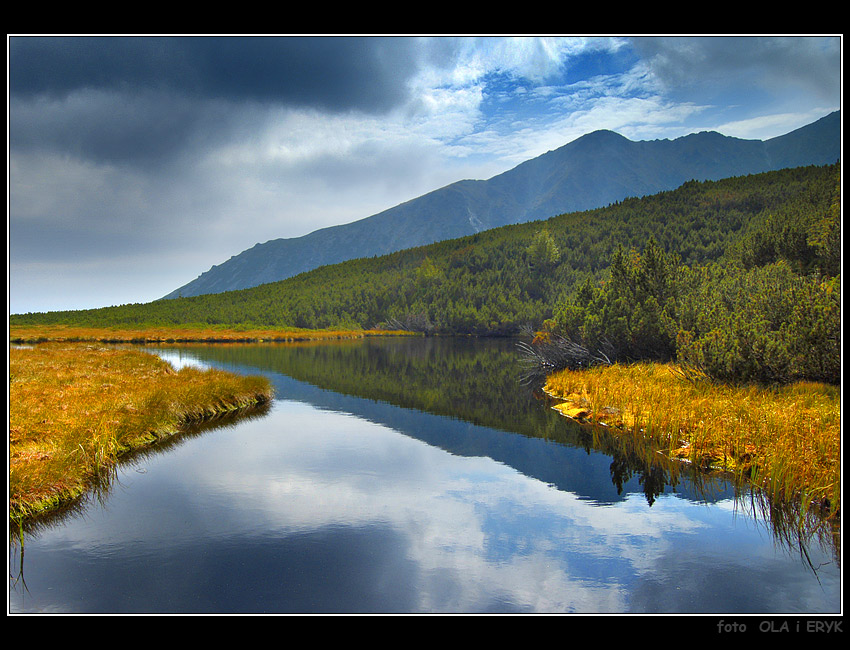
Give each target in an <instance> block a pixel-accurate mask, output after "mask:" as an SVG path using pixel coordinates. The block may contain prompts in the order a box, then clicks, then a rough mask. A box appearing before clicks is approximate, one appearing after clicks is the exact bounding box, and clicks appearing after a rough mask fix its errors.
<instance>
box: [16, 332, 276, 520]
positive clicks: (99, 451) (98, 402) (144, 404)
mask: <svg viewBox="0 0 850 650" xmlns="http://www.w3.org/2000/svg"><path fill="white" fill-rule="evenodd" d="M271 397H272V388H271V384H270V383H269V381H268V380H267V379H266V378H263V377H244V376H238V375H234V374H231V373H227V372H223V371H220V370H212V369H210V370H202V369H198V368H191V367H187V368H183V369H181V370H180V371H179V372H178V371H175V370H174V369H173V368H172V366H171V365H169V364H168V363H166V362H165V361H163V360H162V359H160V358H159V357H157V356H154V355H152V354H148V353H146V352H143V351H140V350H133V349H118V348H114V347H113V348H110V347H106V346H102V345H97V344H85V343H42V344H38V345H35V346H24V347H21V346H11V347H10V349H9V507H10V516H11V517H12V518H13V519H20V518H25V517H27V516H30V515H33V514H36V513H37V512H40V511H43V510H46V509H50V508H53V507H55V506H58V505H61V504H63V503H65V502H67V501H69V500H71V499H74V498H76V497H78V496H79V495H81V494H82V493H84V492H85V491H86V490H87V489H89V487H90V486H91V485H92V484H94V483H96V482H97V481H98V480H99V479H100V478H102V476H103V474H104V473H105V472H109V470H110V469H111V468H112V467H113V466H114V464H115V463H116V461H117V459H118V458H119V457H120V455H121V454H122V453H124V452H126V451H129V450H131V449H134V448H137V447H141V446H144V445H147V444H150V443H151V442H153V441H155V440H157V439H158V438H162V437H166V436H169V435H172V434H174V433H176V432H178V431H179V429H180V427H181V425H183V424H184V423H187V422H190V421H197V420H202V419H204V418H207V417H211V416H213V415H216V414H220V413H223V412H226V411H229V410H235V409H239V408H243V407H247V406H249V405H253V404H257V403H262V402H266V401H268V400H270V399H271Z"/></svg>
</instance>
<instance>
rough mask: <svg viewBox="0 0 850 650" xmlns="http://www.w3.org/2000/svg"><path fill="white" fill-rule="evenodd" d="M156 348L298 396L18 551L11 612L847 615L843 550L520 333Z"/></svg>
mask: <svg viewBox="0 0 850 650" xmlns="http://www.w3.org/2000/svg"><path fill="white" fill-rule="evenodd" d="M151 349H152V350H154V349H153V348H151ZM156 351H157V352H158V353H160V354H162V355H163V356H165V357H166V358H168V359H169V360H171V361H172V362H173V363H174V364H175V365H181V364H184V363H200V364H203V365H214V366H217V367H223V368H226V369H228V370H233V371H237V372H246V373H251V374H258V373H262V374H266V375H267V376H269V377H270V378H271V380H272V381H273V383H274V385H275V389H276V399H275V401H274V402H273V404H272V406H271V407H270V408H269V409H268V410H267V411H266V412H263V413H259V414H255V415H254V416H251V417H245V418H241V419H238V420H236V421H234V422H229V423H224V424H220V425H218V426H215V427H212V428H209V429H206V430H204V431H200V432H198V433H195V434H192V435H188V436H186V437H184V438H182V439H180V440H179V441H177V442H175V443H174V444H172V445H169V446H167V447H166V448H165V449H163V450H161V451H151V452H149V453H144V454H140V455H139V456H137V457H135V458H133V459H132V460H130V461H128V462H127V463H125V464H123V465H122V466H121V468H120V470H119V472H118V476H117V477H116V480H115V481H114V483H113V485H112V487H111V489H110V490H109V492H108V494H105V495H102V496H101V498H100V500H96V499H91V500H90V501H89V502H88V503H86V504H85V505H84V506H82V507H81V508H80V509H79V510H78V511H77V512H74V513H71V514H69V515H67V516H65V517H63V518H60V519H59V520H58V521H55V522H44V523H42V524H41V525H39V526H37V527H36V528H35V529H33V530H32V531H30V532H29V533H28V534H27V535H26V537H25V542H24V553H23V556H24V558H23V562H21V551H20V548H19V547H18V546H17V544H13V545H12V548H11V550H10V563H11V565H12V566H11V570H10V574H11V576H12V577H11V580H10V611H12V612H63V613H64V612H69V613H73V612H115V613H124V612H136V613H159V612H177V613H215V612H217V613H263V612H268V613H285V612H294V613H313V612H314V613H324V612H337V613H360V612H400V613H406V612H467V613H487V612H545V613H560V612H575V613H646V612H650V613H767V614H772V613H800V614H815V613H835V612H839V611H840V568H839V566H838V562H837V554H836V552H835V551H834V549H833V548H832V547H830V545H829V544H822V543H820V542H819V541H818V540H804V545H803V546H802V547H801V546H800V545H795V544H796V543H797V542H796V541H795V542H794V543H791V544H789V543H788V542H787V540H785V539H784V538H783V537H777V536H776V535H775V530H774V527H773V526H772V525H771V523H770V521H766V520H765V517H764V516H763V515H762V514H761V510H760V509H759V508H758V507H755V508H754V507H752V503H753V502H752V501H751V499H750V498H749V497H748V495H746V494H745V493H742V492H741V491H740V489H739V490H736V489H735V488H734V486H731V485H729V484H726V483H724V482H721V481H716V480H706V479H699V478H694V477H691V476H690V475H689V474H688V473H687V472H685V473H683V472H680V471H678V470H676V469H675V468H671V467H670V466H669V465H668V464H665V463H663V462H660V460H659V459H658V458H657V455H653V454H647V453H646V452H645V451H637V450H628V449H624V448H623V447H622V445H619V444H618V443H617V442H616V441H615V440H610V439H606V438H605V437H604V436H599V435H593V434H592V433H591V432H589V431H588V430H587V429H586V428H583V427H579V426H577V425H575V424H574V423H572V422H571V421H569V420H567V419H565V418H563V417H562V416H560V415H558V414H557V413H556V412H555V411H553V410H552V409H551V408H550V404H549V403H548V402H547V400H545V399H543V398H542V397H541V395H540V394H539V393H536V392H535V391H534V390H532V389H533V386H526V385H523V384H522V383H521V382H520V381H519V378H520V375H521V368H520V367H519V366H518V364H517V355H516V347H515V342H513V341H509V340H477V339H431V338H429V339H421V338H416V339H406V338H398V339H385V340H372V339H370V340H365V341H364V340H361V341H351V342H337V343H322V344H296V345H283V344H279V345H272V344H268V345H212V346H200V345H198V346H179V347H178V346H170V347H168V348H157V349H156ZM748 504H749V505H748ZM802 551H805V552H802ZM21 565H22V566H21Z"/></svg>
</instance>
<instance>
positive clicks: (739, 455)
mask: <svg viewBox="0 0 850 650" xmlns="http://www.w3.org/2000/svg"><path fill="white" fill-rule="evenodd" d="M544 390H546V392H547V393H549V394H550V395H553V396H555V397H558V398H561V399H563V400H565V401H564V402H563V403H562V404H559V405H558V406H557V407H556V408H557V409H558V410H560V411H561V412H562V413H563V414H564V415H567V416H569V417H573V418H575V419H577V420H580V421H585V422H589V423H598V424H605V425H607V426H608V427H610V428H611V429H612V430H614V431H621V432H626V431H628V432H633V433H635V434H637V435H640V436H642V437H650V438H652V439H654V440H655V441H656V443H657V444H658V445H659V447H660V448H661V450H662V451H663V452H664V453H667V454H668V455H669V456H670V457H671V458H675V459H679V460H683V461H688V462H691V463H694V464H696V465H698V466H700V467H704V468H706V469H715V470H724V471H729V472H733V473H735V474H736V475H738V476H739V477H740V478H747V479H749V480H750V481H752V482H753V483H754V484H756V485H758V486H759V487H761V488H763V489H764V490H765V491H766V493H767V494H768V495H769V496H770V497H771V498H774V499H777V500H779V501H790V500H793V499H800V500H801V503H802V504H804V507H807V505H806V504H813V503H815V504H819V505H821V506H824V507H827V508H828V512H829V514H830V515H832V516H834V517H840V510H841V391H840V388H839V387H837V386H830V385H827V384H819V383H813V382H802V383H797V384H793V385H789V386H781V387H773V388H767V387H758V386H745V387H735V386H728V385H723V384H718V383H714V382H711V381H709V380H707V379H706V378H700V377H690V378H686V376H685V374H684V373H683V372H682V371H681V369H680V368H679V367H678V366H676V365H674V364H658V363H636V364H630V365H614V366H608V367H599V368H594V369H591V370H583V371H569V370H566V371H562V372H558V373H555V374H553V375H552V376H550V377H549V378H548V381H547V383H546V386H545V389H544Z"/></svg>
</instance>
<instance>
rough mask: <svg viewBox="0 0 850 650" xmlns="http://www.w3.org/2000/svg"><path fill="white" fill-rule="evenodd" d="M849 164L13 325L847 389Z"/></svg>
mask: <svg viewBox="0 0 850 650" xmlns="http://www.w3.org/2000/svg"><path fill="white" fill-rule="evenodd" d="M840 266H841V223H840V166H839V164H838V163H836V164H835V165H829V166H811V167H801V168H794V169H784V170H780V171H775V172H768V173H764V174H756V175H749V176H741V177H734V178H728V179H724V180H720V181H706V182H697V181H690V182H688V183H685V184H684V185H682V186H681V187H679V188H678V189H676V190H672V191H668V192H662V193H659V194H656V195H652V196H646V197H639V198H638V197H636V198H630V199H626V200H623V201H620V202H617V203H614V204H611V205H609V206H606V207H603V208H598V209H595V210H589V211H584V212H576V213H570V214H562V215H558V216H554V217H552V218H550V219H547V220H541V221H535V222H530V223H523V224H517V225H510V226H504V227H501V228H496V229H493V230H487V231H484V232H481V233H478V234H476V235H472V236H468V237H462V238H459V239H453V240H448V241H443V242H438V243H435V244H431V245H428V246H422V247H418V248H412V249H408V250H404V251H401V252H398V253H393V254H390V255H385V256H381V257H372V258H362V259H358V260H352V261H348V262H343V263H340V264H334V265H330V266H325V267H321V268H318V269H315V270H313V271H310V272H307V273H303V274H301V275H298V276H295V277H292V278H289V279H287V280H283V281H281V282H275V283H271V284H266V285H261V286H258V287H254V288H251V289H245V290H240V291H231V292H226V293H220V294H207V295H203V296H196V297H189V298H176V299H168V300H158V301H155V302H152V303H146V304H128V305H121V306H115V307H106V308H101V309H90V310H81V311H66V312H48V313H40V314H19V315H12V316H10V323H11V324H22V325H23V324H28V325H36V324H60V323H61V324H74V325H89V326H100V327H104V326H122V327H127V326H138V327H143V326H155V325H156V326H162V325H173V324H199V325H205V326H217V325H220V326H228V327H244V328H246V329H250V328H259V327H301V328H312V329H322V328H330V327H335V328H339V327H343V328H366V329H368V328H376V327H377V328H389V329H398V328H404V329H410V330H416V331H421V332H424V333H426V334H474V335H491V336H492V335H500V336H515V335H517V334H519V333H520V332H521V331H523V329H524V328H525V329H528V328H530V329H532V330H535V331H538V332H542V333H543V336H553V337H561V338H563V339H565V340H570V341H576V342H579V343H581V344H582V345H584V346H587V347H588V348H589V349H599V350H605V352H606V358H610V359H612V360H638V359H659V360H660V359H675V360H678V361H680V362H681V363H683V364H685V365H686V366H687V367H689V368H694V369H696V370H698V371H699V372H702V373H705V374H707V375H709V376H711V377H715V378H718V379H722V380H724V381H732V382H747V381H758V382H767V383H772V382H787V381H794V380H799V379H811V380H817V381H827V382H830V383H839V382H840V368H841V359H840V342H841V339H840V320H841V300H840V296H841V286H840V282H841V275H840Z"/></svg>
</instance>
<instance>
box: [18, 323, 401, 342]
mask: <svg viewBox="0 0 850 650" xmlns="http://www.w3.org/2000/svg"><path fill="white" fill-rule="evenodd" d="M401 334H410V332H396V331H388V330H358V329H351V330H348V329H325V330H310V329H300V328H249V327H244V328H243V327H226V326H223V327H210V326H207V325H173V326H168V327H158V326H139V327H84V326H75V325H10V326H9V342H10V343H41V342H45V341H65V342H82V341H91V342H103V343H189V342H207V343H228V342H233V343H238V342H256V341H271V342H274V341H320V340H330V339H353V338H363V337H366V336H398V335H401Z"/></svg>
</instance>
